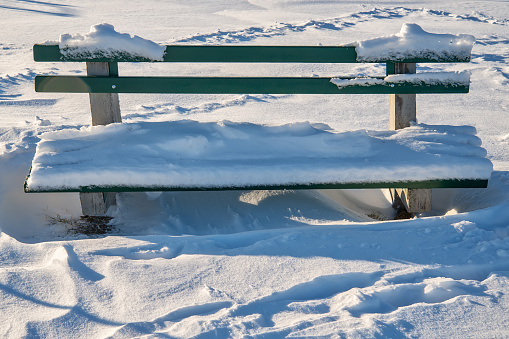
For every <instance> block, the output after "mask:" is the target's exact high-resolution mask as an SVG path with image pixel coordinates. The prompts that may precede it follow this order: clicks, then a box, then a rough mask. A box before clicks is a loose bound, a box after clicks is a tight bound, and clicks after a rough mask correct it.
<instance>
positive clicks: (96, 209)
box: [80, 62, 122, 215]
mask: <svg viewBox="0 0 509 339" xmlns="http://www.w3.org/2000/svg"><path fill="white" fill-rule="evenodd" d="M87 75H88V76H111V77H116V76H118V66H117V63H108V62H87ZM90 111H91V113H92V126H97V125H108V124H111V123H115V122H122V117H121V115H120V104H119V101H118V94H117V93H90ZM80 200H81V211H82V213H83V215H104V214H105V213H106V212H107V211H108V208H109V207H110V206H111V205H115V204H116V193H80Z"/></svg>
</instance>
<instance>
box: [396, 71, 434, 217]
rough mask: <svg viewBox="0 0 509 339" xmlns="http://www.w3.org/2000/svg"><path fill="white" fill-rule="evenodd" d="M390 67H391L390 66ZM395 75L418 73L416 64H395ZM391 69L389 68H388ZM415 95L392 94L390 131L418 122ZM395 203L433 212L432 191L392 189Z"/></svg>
mask: <svg viewBox="0 0 509 339" xmlns="http://www.w3.org/2000/svg"><path fill="white" fill-rule="evenodd" d="M388 66H389V65H388ZM392 67H393V69H391V72H389V71H388V73H392V71H394V74H408V73H415V72H416V64H415V63H395V64H392V65H391V68H392ZM388 69H389V67H388ZM415 97H416V95H415V94H391V105H390V111H389V129H390V130H397V129H401V128H405V127H409V126H410V123H411V122H412V121H416V120H417V114H416V100H415ZM391 195H392V197H393V203H394V204H395V203H396V201H397V200H398V198H399V199H400V200H401V202H402V203H403V206H404V207H405V209H406V211H407V212H409V213H420V212H430V211H431V189H428V188H425V189H406V188H397V189H391Z"/></svg>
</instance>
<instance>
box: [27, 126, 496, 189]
mask: <svg viewBox="0 0 509 339" xmlns="http://www.w3.org/2000/svg"><path fill="white" fill-rule="evenodd" d="M475 133H476V131H475V128H473V127H470V126H459V127H455V126H431V125H422V124H419V125H415V126H412V127H409V128H405V129H402V130H398V131H366V130H358V131H352V132H341V133H340V132H336V131H333V130H330V128H328V126H326V125H324V124H312V123H309V122H303V123H292V124H286V125H281V126H265V125H256V124H251V123H235V122H230V121H222V122H197V121H191V120H182V121H172V122H150V123H143V122H142V123H124V124H112V125H108V126H94V127H83V128H81V129H80V130H60V131H56V132H49V133H45V134H43V135H42V137H41V138H42V139H41V141H40V142H39V144H38V146H37V150H36V154H35V157H34V160H33V163H32V170H31V174H30V175H29V177H28V178H27V182H26V186H25V190H26V191H27V192H41V191H91V190H92V191H93V190H94V189H97V188H100V189H97V190H98V191H109V190H110V189H109V188H111V190H110V191H129V190H137V188H144V189H146V190H166V189H167V190H173V189H177V190H178V189H193V188H195V189H214V188H219V189H221V188H223V189H224V188H243V187H244V188H249V187H276V186H279V187H284V186H292V185H294V186H295V185H317V184H318V185H319V184H348V183H354V184H363V183H389V182H390V183H393V182H415V181H429V180H487V179H488V178H489V177H490V175H491V171H492V169H493V166H492V164H491V162H490V161H489V160H488V159H486V158H485V156H486V151H485V150H484V149H483V148H481V147H480V145H481V141H480V139H479V138H478V137H477V136H475ZM119 188H122V189H121V190H119Z"/></svg>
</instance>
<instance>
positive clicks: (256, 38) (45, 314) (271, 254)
mask: <svg viewBox="0 0 509 339" xmlns="http://www.w3.org/2000/svg"><path fill="white" fill-rule="evenodd" d="M0 13H1V15H2V21H1V23H0V27H1V30H0V37H1V38H0V154H1V155H0V231H1V233H0V234H1V236H0V312H1V315H2V321H1V322H0V335H1V336H3V337H7V338H19V337H30V338H31V337H48V338H71V337H72V338H80V337H82V338H105V337H114V338H132V337H153V338H162V337H170V338H189V337H200V338H209V337H219V338H228V337H267V338H268V337H272V338H279V337H285V336H287V337H312V336H318V337H347V338H350V337H351V338H361V337H362V338H364V337H379V338H406V337H427V338H433V337H435V338H443V337H450V338H469V337H470V338H506V337H508V336H509V330H508V328H509V297H508V293H509V284H508V282H509V201H508V199H509V172H508V171H509V153H508V152H507V149H508V146H509V118H508V113H509V93H508V92H509V87H508V85H509V66H507V65H508V60H509V30H508V26H509V20H508V19H507V18H508V17H509V7H508V6H507V2H505V1H461V0H457V1H448V2H444V1H363V2H357V1H344V2H335V1H330V2H327V1H321V2H314V1H305V0H304V1H297V0H287V1H283V0H280V1H277V0H274V1H264V0H250V1H233V0H225V1H203V2H196V1H194V2H188V1H183V0H173V1H165V2H161V1H153V0H147V1H143V2H139V1H117V0H113V1H108V2H102V1H101V2H100V1H90V0H87V1H55V2H54V1H45V2H43V1H14V0H11V1H3V2H2V3H1V4H0ZM105 22H107V23H110V24H112V25H114V26H115V29H116V30H117V31H118V32H123V33H124V32H125V33H129V34H131V35H137V36H139V37H142V38H145V39H149V40H152V41H154V42H157V43H159V44H170V43H179V44H202V43H207V44H227V43H234V44H256V45H263V44H265V45H318V44H322V45H340V44H348V43H351V42H353V41H357V40H366V39H371V38H374V37H377V36H381V35H385V34H387V35H392V34H395V33H397V32H399V30H400V28H401V26H402V25H403V24H404V23H417V24H419V25H420V26H421V27H422V28H423V29H424V30H426V31H427V32H433V33H441V34H470V35H473V36H475V37H476V43H475V45H474V48H473V50H472V62H471V63H469V64H440V65H428V64H426V65H420V67H418V72H429V71H447V72H459V71H463V70H468V71H470V72H471V88H470V93H469V94H447V95H418V98H417V100H418V101H417V105H418V113H417V115H418V119H419V122H420V123H424V124H429V125H437V124H443V125H465V124H466V125H471V126H474V127H475V128H476V129H477V135H478V136H479V137H480V139H481V140H482V141H483V147H484V148H485V149H486V150H487V157H488V159H490V160H491V162H492V163H493V165H494V172H493V174H492V177H491V179H490V186H489V187H488V188H487V189H461V190H445V191H438V190H435V191H434V209H433V212H431V213H428V214H425V215H421V216H420V217H419V218H416V219H411V220H405V221H393V220H384V219H389V218H390V217H392V214H391V213H392V212H391V208H390V204H389V202H388V200H387V192H386V191H383V190H372V191H320V192H317V191H298V192H293V191H252V192H250V191H243V192H198V193H193V192H176V193H156V192H153V193H150V194H145V193H129V194H127V193H124V194H121V195H120V196H119V199H118V202H119V206H118V209H117V210H115V211H112V215H113V216H114V217H115V218H114V220H113V222H114V224H115V225H114V229H113V230H112V231H111V232H110V233H109V234H107V235H106V236H100V237H89V236H84V235H80V234H74V233H73V232H72V231H71V232H70V231H69V230H68V228H70V227H72V223H73V221H74V220H76V219H77V218H79V215H80V206H79V201H78V196H77V194H25V193H23V180H24V177H25V175H26V174H27V173H28V170H29V167H30V163H31V160H32V158H33V155H34V152H35V145H36V143H37V141H38V140H39V136H40V134H41V133H43V132H48V131H49V132H52V131H60V130H66V129H76V128H81V127H83V126H87V125H89V123H90V113H89V104H88V97H87V95H85V94H52V93H35V92H34V90H33V87H34V84H33V79H34V76H35V75H36V74H64V73H65V74H84V73H85V66H84V65H82V64H75V63H69V64H64V63H35V62H34V61H33V57H32V52H31V48H32V45H33V44H35V43H41V42H44V41H48V40H57V39H58V37H59V35H60V34H66V33H69V34H77V33H79V34H82V35H83V34H86V33H87V32H88V31H89V29H90V27H91V26H92V25H96V24H99V23H105ZM119 71H120V73H121V74H126V75H127V74H129V75H137V74H140V75H142V74H143V75H145V74H153V75H162V74H168V75H182V76H185V75H237V76H240V75H250V76H278V75H281V76H282V75H287V76H300V75H305V76H313V75H320V76H330V77H334V76H342V75H350V76H359V75H360V76H371V75H377V76H383V75H385V69H384V67H382V66H381V65H377V64H355V65H328V64H327V65H309V64H292V65H262V66H261V67H251V66H250V67H245V66H244V65H241V64H233V65H223V64H200V65H189V64H179V65H169V64H146V63H140V64H130V65H124V64H121V65H120V67H119ZM120 103H121V109H122V113H123V119H124V121H126V122H138V123H145V122H168V121H175V120H185V119H188V120H194V121H199V122H214V121H222V120H229V121H232V122H239V123H242V122H249V123H256V124H270V125H276V124H286V123H301V122H304V121H309V122H310V123H321V124H327V125H329V126H331V127H332V128H333V129H335V130H339V131H349V130H359V129H368V130H382V131H383V130H386V129H387V126H388V106H389V96H388V95H381V96H378V95H366V96H360V95H352V96H350V95H341V96H333V98H330V96H321V95H244V96H239V95H133V94H125V95H120Z"/></svg>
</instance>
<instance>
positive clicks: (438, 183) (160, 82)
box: [25, 45, 488, 215]
mask: <svg viewBox="0 0 509 339" xmlns="http://www.w3.org/2000/svg"><path fill="white" fill-rule="evenodd" d="M33 51H34V59H35V61H42V62H86V65H87V76H71V75H56V76H54V75H38V76H36V78H35V90H36V91H37V92H65V93H89V94H90V103H91V111H92V125H106V124H110V123H116V122H117V123H118V122H121V120H122V119H121V115H120V108H119V101H118V93H207V94H216V93H217V94H390V95H391V105H390V106H391V107H390V126H389V128H390V129H393V130H395V129H400V128H404V127H408V126H410V123H411V122H412V121H415V120H416V112H415V95H416V94H433V93H468V91H469V85H468V84H465V83H440V82H437V81H433V82H430V83H426V82H418V83H416V82H405V81H403V82H396V83H390V82H385V81H383V79H384V77H378V78H376V79H378V80H379V81H374V82H373V83H371V84H369V85H365V84H364V85H359V84H356V83H355V82H354V83H352V85H351V86H342V87H338V86H337V85H335V84H333V83H331V78H322V77H152V76H145V77H140V76H119V73H118V63H119V62H152V61H151V60H148V59H144V58H140V57H129V56H126V55H122V54H121V53H120V54H118V55H117V56H116V57H113V58H104V57H100V56H97V55H93V56H89V57H86V56H85V57H80V58H79V59H76V58H72V57H66V54H64V53H61V51H60V49H59V47H58V46H57V45H35V46H34V48H33ZM469 61H470V57H468V58H464V59H458V58H453V59H451V58H445V57H437V56H433V55H431V56H430V57H429V58H411V59H401V60H397V59H392V60H377V61H376V62H379V63H383V64H385V65H386V73H387V74H388V75H390V74H404V73H415V72H416V63H451V62H454V63H464V62H469ZM163 62H186V63H233V62H235V63H357V62H359V61H358V60H357V54H356V50H355V48H354V47H336V46H208V45H205V46H167V47H166V53H165V55H164V61H163ZM342 79H350V78H348V77H344V78H342ZM29 176H30V174H29ZM487 182H488V181H487V180H484V179H466V180H465V179H463V180H451V179H447V180H431V181H430V180H426V181H418V180H416V181H403V182H401V181H398V182H368V183H335V182H331V183H325V184H324V183H319V184H307V183H306V184H295V185H288V186H280V185H277V186H255V187H252V186H238V187H201V188H200V187H189V188H185V187H184V188H182V187H178V188H171V187H157V188H156V189H154V188H153V187H136V188H133V187H118V186H115V187H111V186H107V187H97V186H83V187H81V188H80V189H77V190H71V191H75V192H80V197H81V201H82V209H83V214H84V215H100V214H104V213H105V212H106V210H107V208H108V206H109V205H111V204H114V203H115V193H114V192H123V191H150V190H158V191H160V190H232V189H346V188H348V189H351V188H391V190H392V194H393V198H394V199H395V200H398V199H400V201H402V202H403V204H404V206H405V208H406V209H407V210H408V211H409V212H422V211H429V210H430V209H431V188H472V187H487ZM48 191H68V190H44V192H48ZM25 192H40V191H37V190H33V189H31V188H30V187H27V184H26V182H25ZM398 201H399V200H398Z"/></svg>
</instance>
